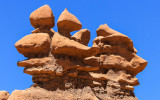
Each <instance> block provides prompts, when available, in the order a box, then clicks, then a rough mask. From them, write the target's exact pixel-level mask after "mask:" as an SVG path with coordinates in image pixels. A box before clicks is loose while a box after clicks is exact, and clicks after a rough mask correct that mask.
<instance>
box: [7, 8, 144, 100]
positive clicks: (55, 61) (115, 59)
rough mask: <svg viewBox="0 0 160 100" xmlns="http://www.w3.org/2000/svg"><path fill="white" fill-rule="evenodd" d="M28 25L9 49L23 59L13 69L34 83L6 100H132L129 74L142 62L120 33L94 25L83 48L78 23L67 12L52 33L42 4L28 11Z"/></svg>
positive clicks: (50, 17) (132, 78)
mask: <svg viewBox="0 0 160 100" xmlns="http://www.w3.org/2000/svg"><path fill="white" fill-rule="evenodd" d="M43 12H45V13H43ZM30 21H31V24H32V26H33V27H35V28H36V29H35V30H34V31H32V34H30V35H27V36H25V37H23V38H22V39H21V40H19V41H18V42H17V43H16V44H15V47H16V48H17V51H18V52H19V53H21V54H23V55H24V56H25V57H28V59H27V60H24V61H20V62H18V66H20V67H24V73H26V74H29V75H32V77H33V78H32V81H33V82H34V84H33V85H32V86H31V87H30V88H28V89H26V90H16V91H14V92H12V94H11V95H10V96H9V99H8V100H24V99H28V100H137V98H136V97H135V95H134V92H133V90H134V86H137V85H139V82H138V79H137V78H136V77H135V76H136V75H137V74H138V73H139V72H141V71H143V70H144V68H145V67H146V65H147V61H145V60H144V59H142V58H141V57H139V56H137V55H136V53H137V50H136V49H135V48H134V47H133V42H132V40H131V39H130V38H128V37H127V36H126V35H123V34H121V33H119V32H117V31H115V30H113V29H111V28H109V27H108V26H107V24H104V25H100V27H99V28H98V29H97V31H96V32H97V37H96V38H95V39H94V40H93V46H92V47H88V46H87V44H88V42H89V40H90V31H89V30H87V29H82V30H80V29H81V28H82V24H81V23H80V21H79V20H78V19H77V18H76V17H75V16H74V15H73V14H71V13H69V12H68V11H67V9H65V10H64V11H63V12H62V14H61V15H60V17H59V19H58V22H57V26H58V32H55V31H54V30H52V29H51V28H52V27H53V26H54V23H55V22H54V15H53V12H52V11H51V9H50V8H49V6H47V5H45V6H43V7H40V8H39V9H37V10H36V11H34V12H33V13H32V14H31V16H30ZM77 30H80V31H78V32H77V33H75V34H74V35H73V36H71V35H70V32H72V31H77Z"/></svg>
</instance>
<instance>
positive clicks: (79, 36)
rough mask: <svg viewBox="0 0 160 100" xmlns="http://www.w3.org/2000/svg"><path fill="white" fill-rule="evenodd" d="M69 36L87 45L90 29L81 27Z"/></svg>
mask: <svg viewBox="0 0 160 100" xmlns="http://www.w3.org/2000/svg"><path fill="white" fill-rule="evenodd" d="M71 38H72V39H73V40H75V41H77V42H79V43H81V44H84V45H87V44H88V42H89V40H90V31H89V30H88V29H82V30H80V31H78V32H76V33H75V34H74V35H73V36H72V37H71Z"/></svg>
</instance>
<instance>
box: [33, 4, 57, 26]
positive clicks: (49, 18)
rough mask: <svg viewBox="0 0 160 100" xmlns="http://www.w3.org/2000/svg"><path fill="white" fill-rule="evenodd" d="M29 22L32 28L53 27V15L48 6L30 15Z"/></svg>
mask: <svg viewBox="0 0 160 100" xmlns="http://www.w3.org/2000/svg"><path fill="white" fill-rule="evenodd" d="M30 22H31V25H32V26H33V27H34V28H39V27H40V28H42V27H46V26H47V27H50V28H52V27H54V25H55V22H54V15H53V12H52V10H51V8H50V7H49V6H48V5H44V6H42V7H40V8H38V9H37V10H35V11H34V12H32V13H31V15H30Z"/></svg>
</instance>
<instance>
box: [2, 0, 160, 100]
mask: <svg viewBox="0 0 160 100" xmlns="http://www.w3.org/2000/svg"><path fill="white" fill-rule="evenodd" d="M0 4H1V5H0V33H1V36H0V46H1V48H0V55H1V60H0V64H1V66H0V90H7V91H9V92H10V93H11V92H12V91H14V90H15V89H18V90H23V89H26V88H29V87H30V86H31V85H32V78H31V76H30V75H27V74H24V73H23V68H21V67H18V66H17V61H21V60H24V59H25V57H23V55H21V54H19V53H18V52H17V50H16V48H15V47H14V44H15V43H16V41H18V40H19V39H21V38H22V37H24V36H25V35H28V34H31V31H32V30H34V28H33V27H32V26H31V25H30V21H29V16H30V13H31V12H32V11H34V10H36V9H37V8H39V7H40V6H43V5H45V4H48V5H49V6H50V7H51V8H52V10H53V14H54V16H55V22H57V19H58V17H59V15H60V14H61V12H62V11H63V10H64V9H65V8H67V9H68V11H69V12H71V13H72V14H74V15H75V16H76V17H77V18H78V19H79V20H80V22H81V23H82V25H83V27H82V28H87V29H89V30H90V32H91V41H90V43H89V46H91V45H92V41H93V39H94V38H95V37H96V29H97V28H98V27H99V25H101V24H105V23H107V24H108V25H109V26H110V27H111V28H113V29H115V30H117V31H119V32H121V33H123V34H125V35H127V36H128V37H130V38H131V39H132V40H133V43H134V46H135V48H136V49H137V50H138V53H137V55H139V56H140V57H142V58H144V59H145V60H147V61H148V65H147V67H146V69H145V70H144V71H143V72H141V73H139V74H138V75H137V78H138V79H139V82H140V85H139V86H136V87H135V91H134V92H135V95H136V96H137V97H138V98H139V100H160V92H159V90H160V66H159V64H158V62H159V61H160V54H159V52H160V39H159V38H160V0H0ZM53 29H54V30H55V31H57V26H55V27H54V28H53Z"/></svg>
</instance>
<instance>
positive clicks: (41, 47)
mask: <svg viewBox="0 0 160 100" xmlns="http://www.w3.org/2000/svg"><path fill="white" fill-rule="evenodd" d="M15 47H16V48H17V50H18V52H19V53H21V54H23V55H24V56H29V54H48V53H49V50H50V38H49V35H48V34H47V33H37V34H30V35H26V36H25V37H23V38H22V39H20V40H19V41H18V42H16V43H15Z"/></svg>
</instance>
